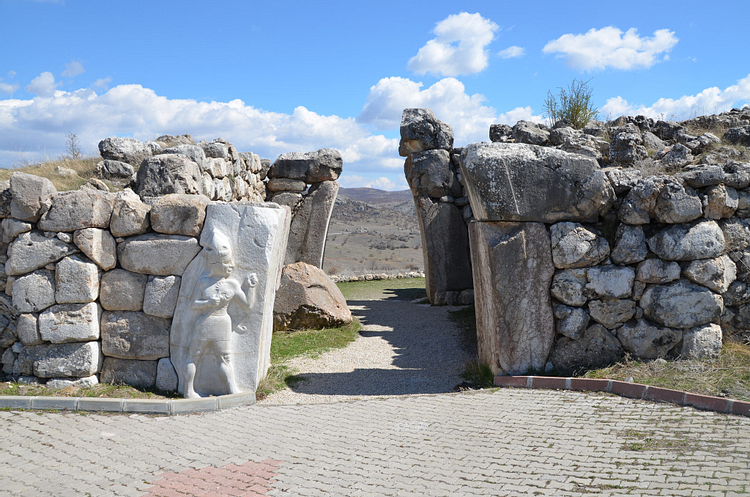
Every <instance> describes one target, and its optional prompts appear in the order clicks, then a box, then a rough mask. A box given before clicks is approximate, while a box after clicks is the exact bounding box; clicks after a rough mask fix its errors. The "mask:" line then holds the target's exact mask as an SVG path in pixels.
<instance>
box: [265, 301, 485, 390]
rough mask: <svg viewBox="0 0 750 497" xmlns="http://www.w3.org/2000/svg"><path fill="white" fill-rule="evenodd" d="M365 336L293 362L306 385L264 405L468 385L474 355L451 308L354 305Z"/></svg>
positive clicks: (380, 303)
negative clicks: (468, 369)
mask: <svg viewBox="0 0 750 497" xmlns="http://www.w3.org/2000/svg"><path fill="white" fill-rule="evenodd" d="M348 303H349V308H350V309H351V311H352V314H353V315H355V316H356V317H357V318H358V319H359V320H360V323H362V329H361V330H360V336H359V337H358V338H357V339H356V340H355V341H354V342H352V343H351V344H350V345H349V346H347V347H346V348H343V349H337V350H332V351H329V352H327V353H324V354H323V355H321V356H320V357H319V358H317V359H310V358H309V357H297V358H294V359H292V360H290V361H289V362H288V363H287V364H288V365H289V366H291V367H292V368H293V369H295V370H297V371H298V372H299V374H301V375H302V376H303V377H304V378H305V379H306V381H301V382H299V383H297V384H296V385H295V386H294V387H293V388H292V389H286V390H282V391H280V392H276V393H274V394H272V395H270V396H269V397H268V398H266V399H265V400H262V401H260V402H259V404H314V403H326V402H339V401H345V400H356V399H366V398H372V397H373V396H379V397H387V396H395V395H407V394H425V393H442V392H451V391H453V387H454V386H456V385H458V384H459V383H461V382H462V381H463V379H462V378H461V373H462V372H463V370H464V367H465V364H466V361H467V360H469V359H470V358H471V355H470V352H469V351H467V350H466V345H465V344H464V342H463V339H462V332H461V330H459V329H458V327H457V326H456V325H455V324H453V322H452V321H451V320H450V319H449V318H448V311H449V310H455V309H456V308H451V307H432V306H430V305H427V304H412V303H410V302H406V301H402V300H398V299H389V298H386V299H382V298H381V299H378V300H356V301H349V302H348Z"/></svg>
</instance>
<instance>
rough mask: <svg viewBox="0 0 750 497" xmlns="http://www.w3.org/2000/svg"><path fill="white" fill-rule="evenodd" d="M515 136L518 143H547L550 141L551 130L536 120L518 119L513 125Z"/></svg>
mask: <svg viewBox="0 0 750 497" xmlns="http://www.w3.org/2000/svg"><path fill="white" fill-rule="evenodd" d="M513 137H514V138H515V139H516V143H528V144H531V145H546V144H547V143H549V131H547V130H545V129H542V128H540V127H539V125H538V124H537V123H535V122H531V121H518V122H517V123H516V124H515V126H513Z"/></svg>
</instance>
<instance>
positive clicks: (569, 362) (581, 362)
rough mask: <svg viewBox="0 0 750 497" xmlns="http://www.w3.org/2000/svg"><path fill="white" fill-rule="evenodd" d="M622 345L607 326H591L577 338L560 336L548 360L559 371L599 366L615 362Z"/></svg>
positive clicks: (620, 353) (618, 357)
mask: <svg viewBox="0 0 750 497" xmlns="http://www.w3.org/2000/svg"><path fill="white" fill-rule="evenodd" d="M620 357H622V346H621V345H620V342H619V341H618V340H617V338H615V337H614V335H612V333H610V332H609V331H607V328H605V327H604V326H602V325H600V324H595V325H593V326H591V327H590V328H589V329H587V330H586V332H585V333H584V334H583V336H582V337H581V338H580V339H578V340H571V339H570V338H568V337H562V338H560V339H558V340H557V342H555V346H554V348H553V349H552V355H551V357H550V362H552V364H553V366H554V367H555V368H556V369H558V370H560V371H561V372H569V371H574V370H577V369H581V368H586V367H601V366H607V365H609V364H612V363H615V362H617V360H618V359H620Z"/></svg>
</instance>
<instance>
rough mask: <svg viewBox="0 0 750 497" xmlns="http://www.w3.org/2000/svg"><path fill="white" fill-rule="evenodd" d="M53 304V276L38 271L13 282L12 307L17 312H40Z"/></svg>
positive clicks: (42, 270)
mask: <svg viewBox="0 0 750 497" xmlns="http://www.w3.org/2000/svg"><path fill="white" fill-rule="evenodd" d="M54 303H55V276H54V274H52V271H47V270H46V269H40V270H39V271H34V272H33V273H31V274H27V275H25V276H21V277H20V278H18V279H16V281H14V282H13V306H14V307H15V308H16V309H18V312H41V311H43V310H44V309H46V308H47V307H49V306H51V305H53V304H54Z"/></svg>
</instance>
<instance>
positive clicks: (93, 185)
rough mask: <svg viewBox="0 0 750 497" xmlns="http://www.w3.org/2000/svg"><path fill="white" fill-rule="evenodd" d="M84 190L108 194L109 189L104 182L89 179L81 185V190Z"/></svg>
mask: <svg viewBox="0 0 750 497" xmlns="http://www.w3.org/2000/svg"><path fill="white" fill-rule="evenodd" d="M124 182H125V181H121V182H119V183H124ZM129 182H130V180H128V183H129ZM115 183H116V182H115ZM85 189H89V190H99V191H102V192H109V187H108V186H107V184H106V183H105V182H104V181H102V180H100V179H96V178H89V179H87V180H86V182H85V183H84V184H82V185H81V190H85Z"/></svg>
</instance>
